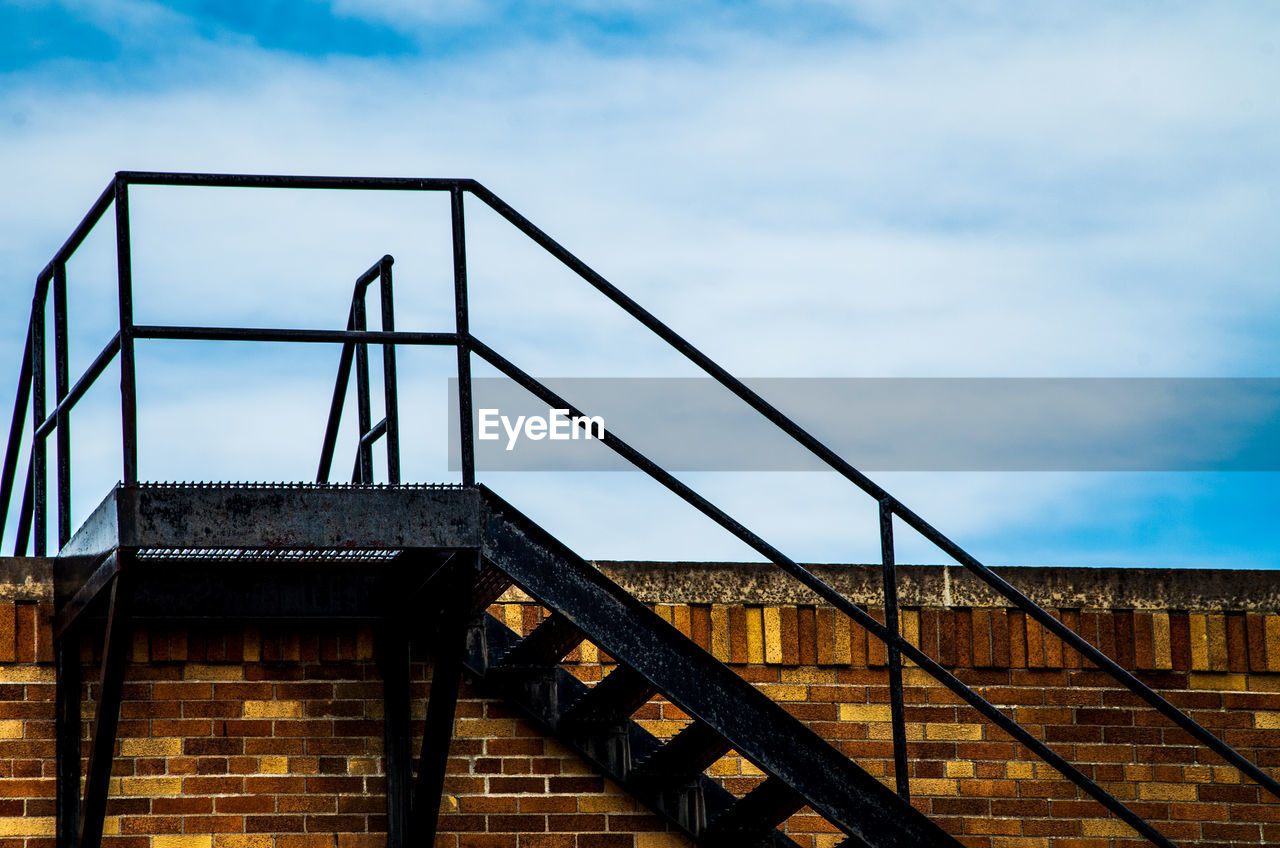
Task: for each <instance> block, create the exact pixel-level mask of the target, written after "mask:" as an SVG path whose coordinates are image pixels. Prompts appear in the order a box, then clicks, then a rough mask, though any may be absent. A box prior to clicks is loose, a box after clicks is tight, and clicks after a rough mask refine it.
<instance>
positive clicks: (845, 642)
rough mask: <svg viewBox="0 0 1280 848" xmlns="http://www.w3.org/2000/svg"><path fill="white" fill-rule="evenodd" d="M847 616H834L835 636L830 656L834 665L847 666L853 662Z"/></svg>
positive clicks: (839, 614) (850, 624) (849, 624)
mask: <svg viewBox="0 0 1280 848" xmlns="http://www.w3.org/2000/svg"><path fill="white" fill-rule="evenodd" d="M851 626H852V622H850V621H849V616H847V615H845V614H844V613H842V612H837V613H836V616H835V628H834V629H835V636H834V638H833V640H832V648H831V655H832V660H833V661H834V662H835V664H836V665H848V664H849V663H851V662H853V645H852V642H851V632H850V629H849V628H850V627H851Z"/></svg>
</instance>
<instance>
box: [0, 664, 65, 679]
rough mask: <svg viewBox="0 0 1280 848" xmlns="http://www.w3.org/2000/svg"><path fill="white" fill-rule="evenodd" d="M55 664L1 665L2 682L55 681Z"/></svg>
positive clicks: (0, 676)
mask: <svg viewBox="0 0 1280 848" xmlns="http://www.w3.org/2000/svg"><path fill="white" fill-rule="evenodd" d="M54 679H55V678H54V670H53V666H46V665H11V666H5V667H0V683H53V682H54Z"/></svg>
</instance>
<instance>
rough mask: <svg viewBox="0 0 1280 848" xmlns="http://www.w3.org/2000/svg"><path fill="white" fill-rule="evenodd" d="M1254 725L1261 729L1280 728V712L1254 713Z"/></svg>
mask: <svg viewBox="0 0 1280 848" xmlns="http://www.w3.org/2000/svg"><path fill="white" fill-rule="evenodd" d="M1253 726H1254V727H1256V728H1258V729H1259V730H1277V729H1280V713H1277V712H1260V713H1254V714H1253Z"/></svg>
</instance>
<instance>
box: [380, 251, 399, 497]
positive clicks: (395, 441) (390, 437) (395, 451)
mask: <svg viewBox="0 0 1280 848" xmlns="http://www.w3.org/2000/svg"><path fill="white" fill-rule="evenodd" d="M394 261H395V260H393V259H392V258H391V257H390V256H384V257H382V261H381V262H379V263H378V277H379V281H380V282H379V285H380V289H379V294H380V297H379V300H380V301H381V302H382V329H383V331H384V332H388V333H391V332H394V331H395V329H396V319H395V311H394V309H393V303H394V302H393V300H392V293H391V264H392V262H394ZM382 391H383V411H384V412H385V413H386V417H385V419H384V420H385V421H386V422H387V432H386V440H387V482H388V483H390V484H391V485H393V486H394V485H396V484H398V483H399V482H400V403H399V400H398V395H397V393H396V346H395V344H394V343H392V342H387V343H386V344H384V345H383V346H382Z"/></svg>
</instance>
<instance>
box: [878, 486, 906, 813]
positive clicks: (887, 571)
mask: <svg viewBox="0 0 1280 848" xmlns="http://www.w3.org/2000/svg"><path fill="white" fill-rule="evenodd" d="M880 559H881V564H882V567H883V571H884V626H885V629H887V630H888V631H889V633H890V635H891V636H893V637H894V638H895V639H896V638H897V637H898V635H899V633H900V632H901V630H900V628H899V627H898V573H897V567H896V565H895V564H894V556H893V510H892V508H891V506H890V504H889V502H888V501H887V500H885V501H881V502H880ZM887 648H888V660H889V711H890V718H891V719H892V720H893V777H894V781H895V783H896V785H897V788H898V795H899V796H900V797H901V798H902V800H904V801H906V802H907V803H910V802H911V782H910V776H909V775H908V774H907V725H906V718H905V712H906V710H905V707H904V706H903V699H902V654H901V653H900V652H899V650H898V646H897V645H896V644H895V643H893V642H889V644H888V646H887Z"/></svg>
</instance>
